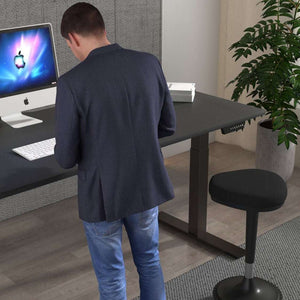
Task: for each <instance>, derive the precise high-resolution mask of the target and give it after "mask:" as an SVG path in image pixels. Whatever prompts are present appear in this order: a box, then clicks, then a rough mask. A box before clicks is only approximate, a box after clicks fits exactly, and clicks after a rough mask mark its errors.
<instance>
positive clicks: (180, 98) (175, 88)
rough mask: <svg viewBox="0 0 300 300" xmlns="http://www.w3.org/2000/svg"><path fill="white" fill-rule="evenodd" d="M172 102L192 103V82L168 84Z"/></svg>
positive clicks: (193, 94)
mask: <svg viewBox="0 0 300 300" xmlns="http://www.w3.org/2000/svg"><path fill="white" fill-rule="evenodd" d="M167 84H168V88H169V91H170V94H171V96H172V99H173V102H193V101H194V97H195V91H196V84H195V83H194V82H192V83H189V82H168V83H167Z"/></svg>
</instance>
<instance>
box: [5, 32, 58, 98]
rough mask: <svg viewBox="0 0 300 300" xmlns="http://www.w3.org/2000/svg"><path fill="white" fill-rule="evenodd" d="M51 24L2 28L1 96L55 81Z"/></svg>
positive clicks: (43, 85) (47, 84) (36, 87)
mask: <svg viewBox="0 0 300 300" xmlns="http://www.w3.org/2000/svg"><path fill="white" fill-rule="evenodd" d="M56 80H57V79H56V69H55V60H54V56H53V50H52V44H51V37H50V33H49V29H48V27H41V28H32V29H24V28H23V30H18V31H3V32H0V97H3V96H8V95H12V94H14V93H20V92H22V91H26V90H31V89H38V88H41V87H45V86H49V85H51V84H53V83H55V82H56Z"/></svg>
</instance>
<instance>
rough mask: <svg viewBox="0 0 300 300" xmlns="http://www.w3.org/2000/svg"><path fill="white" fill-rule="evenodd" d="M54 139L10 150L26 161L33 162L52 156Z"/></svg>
mask: <svg viewBox="0 0 300 300" xmlns="http://www.w3.org/2000/svg"><path fill="white" fill-rule="evenodd" d="M54 146H55V138H51V139H48V140H44V141H40V142H36V143H32V144H29V145H25V146H22V147H18V148H14V149H12V150H13V151H14V152H16V153H18V154H19V155H21V156H23V157H24V158H26V159H27V160H30V161H31V160H35V159H39V158H42V157H46V156H50V155H53V154H54Z"/></svg>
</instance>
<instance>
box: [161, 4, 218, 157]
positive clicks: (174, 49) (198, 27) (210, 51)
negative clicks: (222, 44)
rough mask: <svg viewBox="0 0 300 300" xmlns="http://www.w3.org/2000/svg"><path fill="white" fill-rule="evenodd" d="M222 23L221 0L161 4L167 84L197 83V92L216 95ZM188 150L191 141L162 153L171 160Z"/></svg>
mask: <svg viewBox="0 0 300 300" xmlns="http://www.w3.org/2000/svg"><path fill="white" fill-rule="evenodd" d="M219 20H220V1H219V0H162V67H163V70H164V73H165V77H166V79H167V81H175V82H176V81H178V82H196V90H197V91H201V92H204V93H208V94H211V95H217V83H218V53H219ZM210 140H213V135H212V136H210ZM189 149H190V141H184V142H180V143H177V144H174V145H171V146H168V147H164V148H163V149H162V151H163V154H164V156H165V157H168V156H171V155H175V154H177V153H181V152H183V151H187V150H189Z"/></svg>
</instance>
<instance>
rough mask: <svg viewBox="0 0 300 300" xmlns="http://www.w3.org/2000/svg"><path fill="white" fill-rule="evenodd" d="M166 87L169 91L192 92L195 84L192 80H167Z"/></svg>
mask: <svg viewBox="0 0 300 300" xmlns="http://www.w3.org/2000/svg"><path fill="white" fill-rule="evenodd" d="M168 88H169V90H170V91H176V92H180V91H182V92H192V91H194V90H195V88H196V84H195V83H193V82H192V83H190V82H168Z"/></svg>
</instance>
